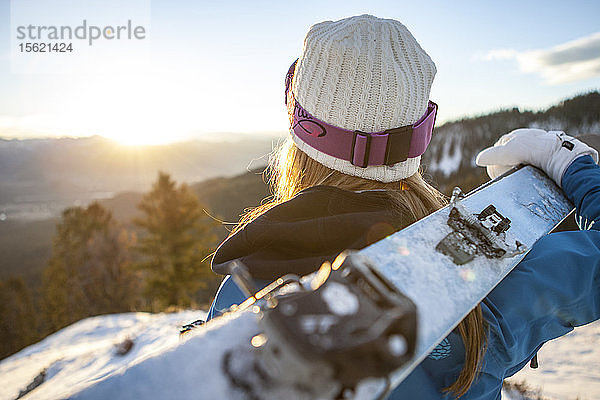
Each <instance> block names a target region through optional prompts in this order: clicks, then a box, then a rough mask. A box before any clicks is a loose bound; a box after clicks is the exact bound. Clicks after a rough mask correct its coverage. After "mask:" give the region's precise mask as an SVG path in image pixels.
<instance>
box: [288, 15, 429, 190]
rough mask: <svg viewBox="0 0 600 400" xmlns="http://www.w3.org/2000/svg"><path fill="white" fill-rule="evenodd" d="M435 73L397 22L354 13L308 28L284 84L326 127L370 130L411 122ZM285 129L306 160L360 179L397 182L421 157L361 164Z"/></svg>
mask: <svg viewBox="0 0 600 400" xmlns="http://www.w3.org/2000/svg"><path fill="white" fill-rule="evenodd" d="M435 73H436V68H435V64H434V63H433V61H432V60H431V58H430V57H429V56H428V55H427V53H426V52H425V51H424V50H423V49H422V48H421V46H419V43H417V41H416V40H415V38H414V37H413V36H412V34H411V33H410V32H409V31H408V29H407V28H406V27H405V26H404V25H402V24H401V23H400V22H398V21H395V20H392V19H382V18H377V17H374V16H372V15H360V16H355V17H350V18H345V19H342V20H339V21H325V22H321V23H318V24H316V25H313V26H312V27H311V28H310V29H309V31H308V34H307V35H306V39H305V40H304V49H303V52H302V55H301V56H300V58H299V60H298V62H297V64H296V69H295V73H294V78H293V81H292V86H291V89H292V92H293V95H294V97H295V98H296V100H297V101H298V102H299V104H300V105H301V106H302V107H303V108H304V109H305V110H306V111H308V112H309V113H310V114H312V115H313V116H315V117H317V118H318V119H320V120H322V121H324V122H326V123H328V124H330V125H334V126H337V127H340V128H344V129H348V130H359V131H362V132H378V131H384V130H386V129H392V128H396V127H400V126H406V125H411V124H413V123H415V122H416V121H418V120H419V119H420V118H421V117H422V116H423V114H424V113H425V112H426V110H427V106H428V100H429V91H430V89H431V84H432V82H433V77H434V76H435ZM290 133H291V135H292V139H293V140H294V143H295V144H296V145H297V146H298V148H299V149H300V150H302V151H303V152H304V153H306V154H307V155H308V156H309V157H311V158H312V159H314V160H316V161H317V162H319V163H321V164H323V165H325V166H327V167H329V168H331V169H335V170H337V171H340V172H343V173H345V174H348V175H353V176H358V177H361V178H367V179H372V180H377V181H381V182H393V181H398V180H401V179H404V178H407V177H409V176H411V175H413V174H414V173H415V172H417V170H418V168H419V163H420V160H421V157H420V156H417V157H414V158H408V159H406V161H402V162H399V163H396V164H393V165H372V166H368V167H366V168H363V167H359V166H356V165H353V164H352V163H351V162H349V161H347V160H342V159H339V158H335V157H333V156H331V155H328V154H325V153H323V152H322V151H319V150H317V149H315V148H313V147H311V146H309V145H308V144H307V143H305V142H304V141H303V140H301V139H300V138H298V137H297V136H296V135H295V134H294V132H293V130H290Z"/></svg>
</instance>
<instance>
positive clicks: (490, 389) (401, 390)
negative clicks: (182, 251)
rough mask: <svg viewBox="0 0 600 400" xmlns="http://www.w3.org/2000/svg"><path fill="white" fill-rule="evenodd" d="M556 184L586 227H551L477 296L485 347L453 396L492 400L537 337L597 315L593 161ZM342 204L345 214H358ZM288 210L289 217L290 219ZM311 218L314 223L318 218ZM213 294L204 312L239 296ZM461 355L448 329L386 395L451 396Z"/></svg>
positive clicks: (598, 209)
mask: <svg viewBox="0 0 600 400" xmlns="http://www.w3.org/2000/svg"><path fill="white" fill-rule="evenodd" d="M562 185H563V188H564V190H565V193H566V194H567V195H568V196H569V198H570V199H571V201H573V203H574V204H575V206H576V208H577V209H576V218H577V220H578V221H580V222H581V227H582V228H584V229H586V230H580V231H572V232H560V233H553V234H550V235H547V236H545V237H543V238H542V239H540V240H539V241H538V242H537V243H536V244H535V245H534V246H533V247H532V249H531V251H530V252H529V254H527V256H526V257H525V258H524V259H523V261H522V262H521V263H519V265H518V266H517V267H516V268H515V269H514V270H513V271H512V272H511V273H510V274H509V275H508V276H507V277H506V278H505V279H504V280H503V281H502V282H501V283H500V284H499V285H498V286H497V287H496V288H495V289H494V290H493V291H492V292H491V293H490V294H489V295H488V296H487V297H486V298H485V299H484V301H483V302H482V303H481V306H482V311H483V316H484V318H485V320H486V322H487V324H488V347H487V350H486V352H485V356H484V362H483V367H482V371H481V374H480V375H479V377H478V378H477V380H476V381H475V382H474V383H473V385H472V386H471V388H470V389H469V391H468V392H467V393H466V394H465V395H464V396H463V397H461V399H464V400H475V399H477V400H479V399H481V400H483V399H485V400H494V399H500V396H501V389H502V382H503V380H504V379H505V378H507V377H510V376H511V375H513V374H515V373H516V372H517V371H519V370H520V369H521V368H523V367H524V366H525V365H527V364H528V363H529V361H530V360H531V358H532V357H533V356H534V355H535V354H536V353H537V351H538V350H539V349H540V348H541V347H542V345H543V344H544V343H545V342H547V341H549V340H552V339H555V338H557V337H560V336H562V335H564V334H566V333H568V332H570V331H571V330H573V328H574V327H576V326H581V325H584V324H587V323H590V322H592V321H595V320H597V319H599V318H600V232H598V230H600V222H598V220H599V219H600V168H599V167H598V166H597V165H596V164H595V163H594V161H593V160H592V158H591V157H589V156H584V157H580V158H578V159H576V160H575V161H574V162H573V163H572V164H571V166H569V168H568V169H567V171H566V172H565V174H564V176H563V180H562ZM313 200H314V199H313ZM339 203H340V201H339V199H337V200H336V202H334V203H328V205H327V206H326V207H325V209H327V210H328V211H331V208H332V204H339ZM350 203H352V204H355V203H356V202H355V201H351V202H350ZM313 204H314V203H313ZM379 206H381V205H379ZM343 211H346V210H345V209H344V210H343ZM350 211H351V212H350V213H349V214H348V217H349V218H355V217H356V215H358V214H360V213H357V212H356V211H357V210H350ZM316 213H317V214H318V211H316ZM312 214H313V215H314V214H315V211H314V210H313V211H312ZM342 214H343V215H346V214H345V213H342ZM286 215H287V214H286ZM336 215H337V214H336ZM296 217H298V215H295V218H292V220H293V221H297V220H298V218H296ZM372 217H373V214H372V215H370V218H371V219H372ZM385 218H389V216H385ZM275 219H276V220H277V218H275ZM317 219H318V218H317ZM342 220H343V218H342ZM277 221H278V223H279V222H280V221H279V220H277ZM303 221H304V220H303ZM269 222H270V223H272V222H273V221H272V220H269ZM304 222H306V221H304ZM399 223H400V224H401V222H399ZM317 225H318V226H319V227H322V226H323V221H319V222H318V223H317ZM288 228H289V227H288ZM260 232H263V231H262V230H260ZM258 236H259V237H260V235H258ZM251 242H252V244H253V245H256V242H255V241H251ZM267 242H268V243H270V242H269V241H267ZM268 243H267V244H268ZM271 244H272V243H271ZM347 248H360V247H359V246H347ZM244 249H245V250H247V246H246V247H245V248H244ZM226 250H227V249H226ZM255 253H256V252H255ZM259 258H260V257H259ZM313 265H314V264H313ZM319 265H320V264H319ZM217 270H218V268H217ZM220 294H222V295H218V296H217V299H216V301H215V303H214V304H213V306H212V307H211V310H210V317H212V316H214V315H218V313H219V311H220V310H223V309H225V308H227V307H228V306H229V305H231V304H233V303H236V302H240V301H241V300H243V295H242V294H241V292H239V290H238V289H237V288H235V285H233V284H232V283H231V281H225V282H224V283H223V285H222V287H221V289H220ZM464 357H465V349H464V346H463V343H462V339H461V337H460V335H459V334H458V333H457V332H453V333H451V334H450V335H449V336H448V337H447V338H446V339H444V341H443V342H442V343H441V344H440V345H439V346H438V347H437V348H436V349H434V351H433V352H432V353H431V354H430V355H429V357H428V358H427V359H425V360H424V361H423V362H422V363H421V364H420V365H419V366H418V367H417V368H416V369H415V370H414V371H413V372H412V373H411V374H410V375H409V376H408V378H407V379H406V380H405V381H404V382H402V384H401V385H400V386H398V387H397V388H396V389H395V390H394V391H393V392H392V394H391V395H390V396H389V399H393V400H396V399H422V400H434V399H435V400H438V399H452V398H454V397H453V396H451V395H449V394H444V393H443V392H442V388H444V387H446V386H449V385H451V384H452V383H453V382H454V381H455V380H456V379H457V377H458V375H459V374H460V371H461V369H462V367H463V363H464Z"/></svg>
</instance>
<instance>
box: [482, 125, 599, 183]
mask: <svg viewBox="0 0 600 400" xmlns="http://www.w3.org/2000/svg"><path fill="white" fill-rule="evenodd" d="M586 154H587V155H590V156H592V158H593V159H594V161H595V162H598V152H597V151H596V150H594V149H593V148H591V147H590V146H588V145H587V144H585V143H583V142H581V141H579V140H577V139H575V138H573V137H571V136H569V135H566V134H565V133H564V132H561V131H550V132H546V131H544V130H542V129H516V130H514V131H512V132H510V133H507V134H506V135H504V136H502V137H501V138H500V139H499V140H498V141H497V142H496V144H494V147H488V148H487V149H484V150H483V151H481V152H480V153H479V154H478V155H477V159H476V160H475V162H476V163H477V165H479V166H480V167H483V166H486V167H487V173H488V175H489V176H490V178H492V179H494V178H496V177H497V176H499V175H502V174H503V173H505V172H506V171H508V170H509V169H510V168H512V167H513V166H515V165H518V164H531V165H534V166H536V167H538V168H540V169H541V170H543V171H544V172H545V173H546V174H548V176H549V177H550V178H552V179H553V180H554V182H556V183H557V184H558V185H559V186H560V185H561V181H562V176H563V174H564V173H565V171H566V170H567V168H568V167H569V165H571V163H572V162H573V161H574V160H575V159H576V158H577V157H580V156H583V155H586Z"/></svg>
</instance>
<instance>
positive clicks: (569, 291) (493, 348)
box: [482, 156, 600, 382]
mask: <svg viewBox="0 0 600 400" xmlns="http://www.w3.org/2000/svg"><path fill="white" fill-rule="evenodd" d="M562 184H563V188H564V190H565V193H566V194H567V196H569V198H570V199H571V201H573V203H574V204H575V206H576V215H577V216H578V218H580V219H581V221H582V224H581V225H580V227H581V228H585V229H587V230H581V231H572V232H560V233H553V234H550V235H546V236H545V237H543V238H542V239H540V240H539V241H538V242H537V243H536V244H535V245H534V246H533V247H532V249H531V251H530V252H529V254H528V255H527V256H526V257H525V258H524V259H523V261H521V263H519V265H518V266H517V267H516V268H515V269H514V270H513V271H512V272H511V273H510V274H509V275H508V276H507V277H506V278H505V279H504V280H503V281H502V282H501V283H500V284H499V285H498V286H497V287H496V288H495V289H494V290H493V291H492V292H491V293H490V294H489V295H488V296H487V298H486V299H485V300H484V302H482V309H483V312H484V317H485V319H486V321H487V322H488V324H489V335H488V351H487V353H486V356H485V358H486V365H485V366H484V371H483V372H484V373H487V374H491V375H492V376H495V377H496V378H497V379H498V380H499V381H500V382H501V380H502V379H504V378H505V377H508V376H511V375H512V374H514V373H516V372H517V371H519V370H520V369H521V368H522V367H523V366H524V365H525V364H526V363H527V362H528V361H529V360H530V359H531V358H532V357H533V356H534V355H535V353H536V352H537V351H538V350H539V349H540V347H541V346H542V345H543V344H544V343H545V342H547V341H548V340H551V339H554V338H557V337H559V336H562V335H564V334H566V333H568V332H569V331H571V330H572V329H573V328H574V327H576V326H580V325H584V324H587V323H590V322H592V321H595V320H597V319H599V318H600V231H599V230H598V229H600V222H597V221H598V219H600V168H599V167H598V166H597V165H596V164H595V163H594V161H593V160H592V158H591V157H589V156H584V157H580V158H578V159H576V160H575V161H574V162H573V163H572V164H571V166H569V168H568V169H567V171H566V172H565V175H564V176H563V180H562Z"/></svg>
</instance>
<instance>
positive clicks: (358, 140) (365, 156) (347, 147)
mask: <svg viewBox="0 0 600 400" xmlns="http://www.w3.org/2000/svg"><path fill="white" fill-rule="evenodd" d="M297 62H298V60H296V61H294V63H293V64H292V66H291V67H290V69H289V70H288V72H287V74H286V77H285V104H286V105H287V106H288V112H289V115H290V125H291V130H292V131H293V134H294V135H295V136H296V137H297V138H299V139H300V140H302V141H303V142H305V143H306V144H308V145H309V146H310V147H313V148H315V149H317V150H319V151H321V152H323V153H325V154H328V155H330V156H332V157H335V158H340V159H342V160H346V161H350V163H352V164H353V165H356V166H357V167H361V168H366V167H368V166H374V165H394V164H397V163H399V162H403V161H406V160H407V159H408V158H414V157H418V156H420V155H422V154H423V153H424V152H425V150H426V149H427V146H428V145H429V142H430V141H431V134H432V132H433V126H434V125H435V116H436V113H437V108H438V106H437V104H435V103H434V102H433V101H431V100H430V101H429V103H428V105H427V111H426V112H425V115H423V116H422V117H421V118H420V119H419V120H418V121H417V122H415V123H414V124H412V125H406V126H401V127H398V128H392V129H386V130H385V131H381V132H371V133H367V132H361V131H358V130H348V129H343V128H340V127H337V126H333V125H330V124H328V123H326V122H324V121H321V120H320V119H318V118H317V117H315V116H313V115H311V114H310V113H309V112H308V111H306V110H305V109H304V108H302V106H301V105H300V103H298V101H297V100H296V99H295V97H294V93H293V91H290V85H291V83H292V79H293V78H294V71H295V69H296V63H297ZM288 102H292V103H291V104H288Z"/></svg>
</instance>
